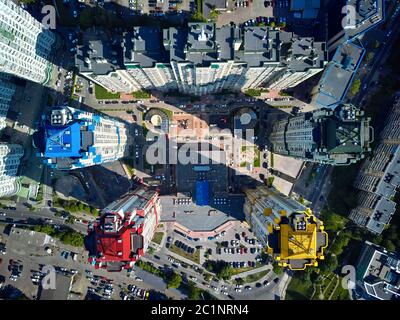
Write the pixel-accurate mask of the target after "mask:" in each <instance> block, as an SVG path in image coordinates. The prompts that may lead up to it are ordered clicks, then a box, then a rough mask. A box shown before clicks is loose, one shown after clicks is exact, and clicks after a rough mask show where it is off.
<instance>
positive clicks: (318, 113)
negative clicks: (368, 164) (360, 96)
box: [269, 104, 373, 165]
mask: <svg viewBox="0 0 400 320" xmlns="http://www.w3.org/2000/svg"><path fill="white" fill-rule="evenodd" d="M369 121H370V119H369V118H366V117H365V116H364V112H363V111H361V110H358V109H357V108H356V107H355V106H354V105H351V104H342V105H340V106H338V107H337V108H336V109H335V110H330V109H318V110H314V111H311V112H306V113H302V114H299V115H297V116H289V117H287V118H286V119H284V120H280V121H278V122H276V123H275V124H273V127H272V132H271V134H270V135H269V142H270V147H271V151H272V152H273V153H277V154H281V155H284V156H289V157H294V158H298V159H300V160H304V161H310V162H318V163H323V164H332V165H349V164H351V163H355V162H356V161H358V160H360V159H363V158H364V157H365V153H366V152H369V151H370V150H371V149H370V147H369V144H370V142H371V139H372V136H373V135H372V133H371V131H372V128H371V127H370V126H369Z"/></svg>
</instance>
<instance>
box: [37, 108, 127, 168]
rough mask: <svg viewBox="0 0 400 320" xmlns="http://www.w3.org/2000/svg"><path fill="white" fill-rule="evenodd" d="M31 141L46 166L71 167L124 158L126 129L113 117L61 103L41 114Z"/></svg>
mask: <svg viewBox="0 0 400 320" xmlns="http://www.w3.org/2000/svg"><path fill="white" fill-rule="evenodd" d="M34 144H35V146H36V147H37V148H38V149H39V156H41V157H43V158H45V160H44V162H45V163H46V164H47V165H49V166H51V167H52V168H57V169H59V170H71V169H77V168H83V167H88V166H92V165H96V164H102V163H106V162H112V161H116V160H118V159H120V158H122V157H124V155H125V151H126V148H127V129H126V126H125V124H124V123H122V122H119V121H116V120H114V119H110V118H108V117H104V116H101V115H96V114H93V113H89V112H85V111H82V110H78V109H74V108H71V107H68V106H63V107H59V108H56V109H54V110H52V112H51V114H50V115H43V116H42V121H41V123H40V124H39V128H38V130H37V131H36V132H35V134H34Z"/></svg>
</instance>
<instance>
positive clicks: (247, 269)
mask: <svg viewBox="0 0 400 320" xmlns="http://www.w3.org/2000/svg"><path fill="white" fill-rule="evenodd" d="M261 266H262V264H261V263H259V262H257V264H256V266H255V267H254V268H253V267H244V268H238V269H232V277H233V276H235V275H237V274H239V273H242V272H246V271H250V270H254V269H257V268H260V267H261Z"/></svg>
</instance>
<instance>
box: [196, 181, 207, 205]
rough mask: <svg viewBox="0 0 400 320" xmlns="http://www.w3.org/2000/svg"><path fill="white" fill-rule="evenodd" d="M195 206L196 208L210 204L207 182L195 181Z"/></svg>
mask: <svg viewBox="0 0 400 320" xmlns="http://www.w3.org/2000/svg"><path fill="white" fill-rule="evenodd" d="M196 204H197V205H198V206H207V205H209V204H210V184H209V182H208V181H207V180H197V181H196Z"/></svg>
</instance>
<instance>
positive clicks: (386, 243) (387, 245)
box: [382, 239, 396, 251]
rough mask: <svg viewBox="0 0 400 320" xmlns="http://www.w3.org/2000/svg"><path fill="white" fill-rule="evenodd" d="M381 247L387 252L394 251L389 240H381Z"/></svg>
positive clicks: (394, 247) (394, 248) (392, 244)
mask: <svg viewBox="0 0 400 320" xmlns="http://www.w3.org/2000/svg"><path fill="white" fill-rule="evenodd" d="M382 247H384V248H386V250H387V251H396V246H395V245H394V243H393V242H392V241H391V240H389V239H385V240H383V242H382Z"/></svg>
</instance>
